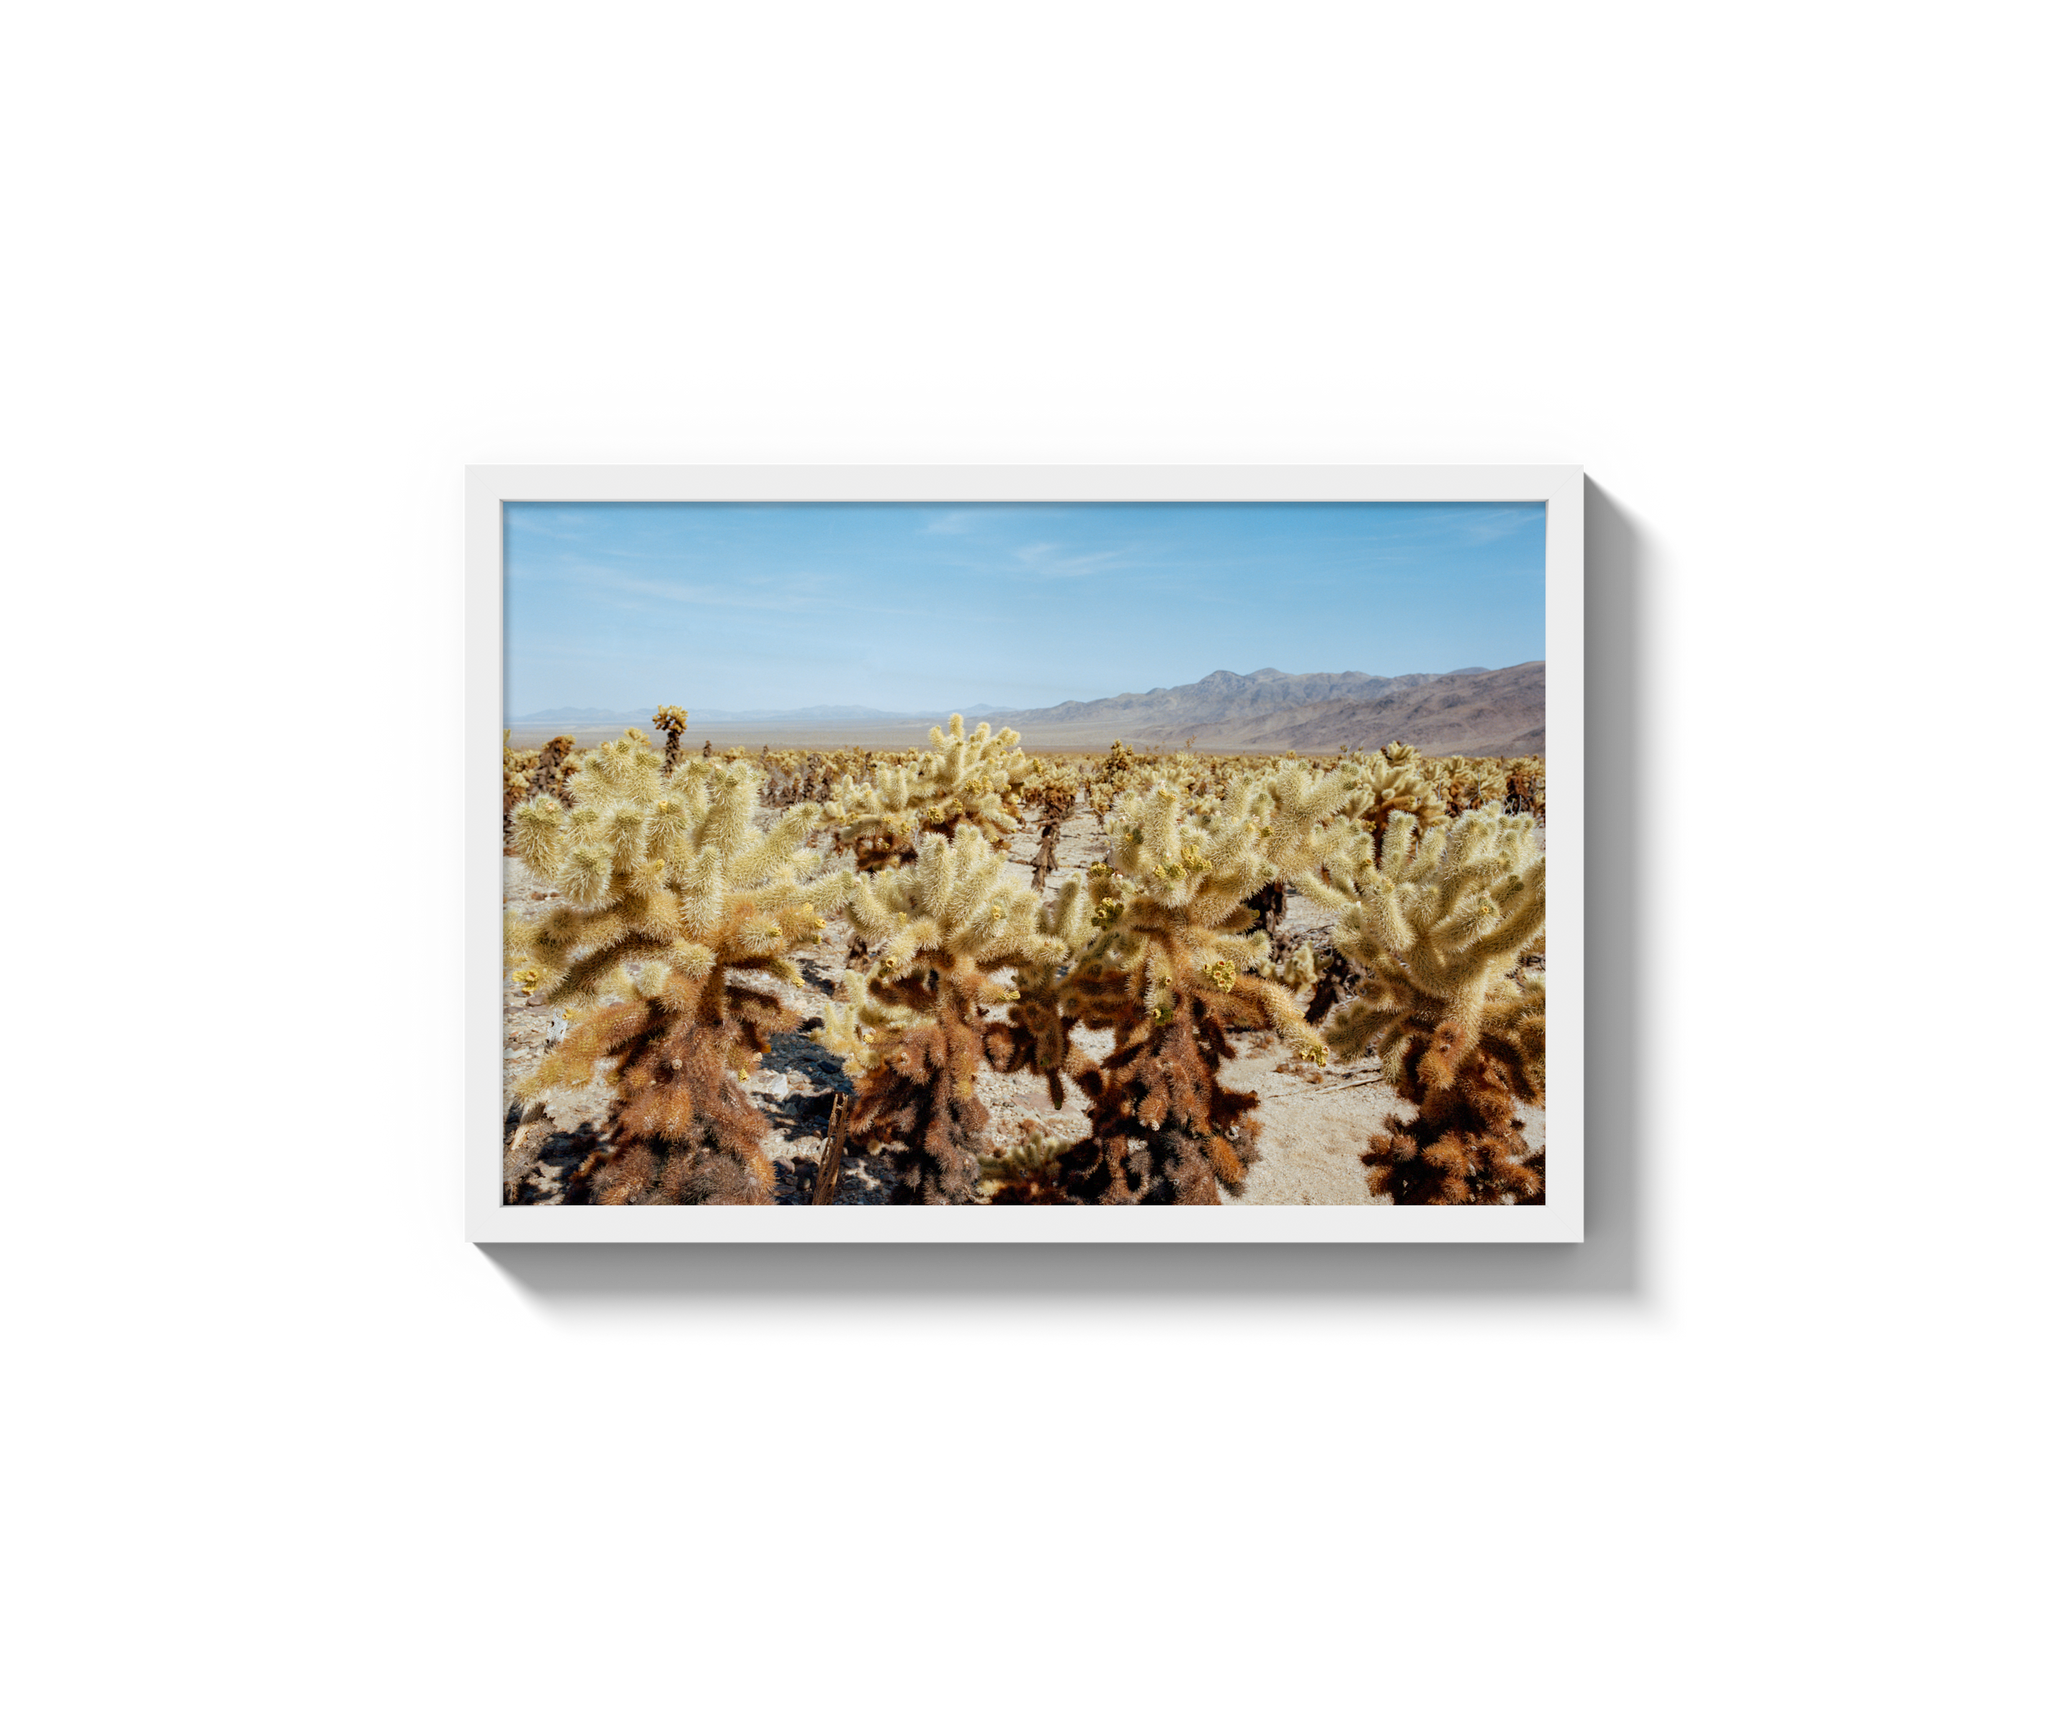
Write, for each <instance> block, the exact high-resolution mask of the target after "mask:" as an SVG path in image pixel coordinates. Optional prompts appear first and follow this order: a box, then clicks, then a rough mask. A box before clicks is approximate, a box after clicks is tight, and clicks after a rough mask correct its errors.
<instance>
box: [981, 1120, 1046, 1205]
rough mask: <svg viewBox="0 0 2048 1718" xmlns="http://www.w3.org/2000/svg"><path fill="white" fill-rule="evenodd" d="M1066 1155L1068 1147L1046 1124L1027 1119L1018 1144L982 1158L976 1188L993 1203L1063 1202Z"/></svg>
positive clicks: (1034, 1203) (1042, 1203)
mask: <svg viewBox="0 0 2048 1718" xmlns="http://www.w3.org/2000/svg"><path fill="white" fill-rule="evenodd" d="M1066 1155H1067V1147H1066V1146H1065V1145H1064V1144H1062V1143H1061V1141H1060V1140H1059V1139H1057V1138H1056V1137H1054V1136H1053V1135H1052V1134H1049V1133H1047V1132H1046V1131H1045V1125H1044V1123H1042V1122H1037V1121H1027V1122H1026V1123H1025V1124H1024V1137H1023V1138H1021V1139H1020V1140H1018V1141H1017V1143H1016V1144H1015V1145H1012V1146H1010V1147H1009V1148H1008V1149H1007V1150H1003V1151H996V1152H991V1153H989V1155H988V1156H986V1157H984V1158H983V1159H982V1160H981V1181H980V1183H979V1185H978V1186H977V1187H976V1188H975V1191H976V1193H977V1194H979V1195H980V1197H981V1198H982V1199H983V1200H984V1201H985V1202H986V1203H988V1204H990V1205H1064V1204H1066V1203H1068V1200H1067V1196H1066V1193H1065V1191H1064V1189H1063V1188H1062V1186H1061V1182H1062V1181H1063V1180H1064V1179H1065V1176H1066Z"/></svg>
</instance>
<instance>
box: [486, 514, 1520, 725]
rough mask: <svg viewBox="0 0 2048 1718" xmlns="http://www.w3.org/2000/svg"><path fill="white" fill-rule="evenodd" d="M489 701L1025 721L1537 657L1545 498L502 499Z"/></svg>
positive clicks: (510, 708)
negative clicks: (1272, 678) (494, 672)
mask: <svg viewBox="0 0 2048 1718" xmlns="http://www.w3.org/2000/svg"><path fill="white" fill-rule="evenodd" d="M505 597H506V601H505V612H506V622H505V637H506V664H505V668H506V686H505V692H506V704H505V707H506V712H507V714H508V716H510V715H524V714H526V713H528V712H531V711H539V710H544V709H555V708H561V707H577V706H581V707H585V708H594V709H611V710H629V709H640V708H644V707H646V706H648V705H651V704H655V703H674V704H681V705H683V706H685V707H686V708H692V709H700V708H701V709H796V708H800V707H802V706H804V705H810V704H865V705H870V706H872V707H874V708H876V709H882V710H906V711H921V710H940V709H962V708H965V707H967V706H969V705H974V704H991V705H996V706H999V707H1002V708H1006V709H1032V708H1037V707H1041V706H1044V705H1049V704H1057V703H1060V702H1062V701H1063V700H1065V699H1068V698H1079V699H1087V698H1106V697H1111V696H1113V695H1115V694H1116V693H1119V692H1147V691H1150V690H1151V689H1152V688H1154V687H1156V686H1178V685H1184V684H1186V683H1187V682H1189V681H1193V680H1199V679H1201V678H1202V677H1203V676H1204V675H1205V674H1209V673H1211V672H1213V671H1214V670H1216V669H1218V668H1228V669H1231V670H1233V671H1235V672H1236V673H1239V674H1249V673H1251V672H1252V671H1253V670H1254V669H1258V668H1278V669H1281V670H1283V671H1284V672H1286V673H1290V674H1303V673H1311V672H1316V673H1320V672H1342V671H1344V670H1347V669H1356V670H1359V671H1361V672H1365V673H1370V674H1413V673H1441V672H1443V671H1445V670H1448V669H1452V668H1469V667H1484V668H1505V667H1508V666H1509V665H1511V664H1513V663H1517V662H1528V661H1533V660H1535V659H1537V658H1539V657H1541V656H1542V655H1543V654H1544V649H1543V508H1542V506H1541V505H1540V504H1536V505H1529V506H1520V505H1500V504H1494V503H1480V502H1464V503H1418V502H1399V503H1388V502H1363V503H1335V504H1328V505H1323V504H1317V505H1300V504H1293V503H1289V504H1280V505H1272V504H1239V503H1228V504H1225V503H1207V504H1199V505H1183V504H1172V505H1167V504H1141V503H1114V504H1106V503H1074V504H1059V505H1032V506H1018V505H1010V504H987V505H976V506H951V507H943V506H918V505H900V504H893V503H892V504H885V505H884V504H868V505H844V506H842V505H827V504H803V505H781V506H756V505H739V504H726V503H719V504H705V503H695V502H690V503H631V504H620V503H587V502H585V503H575V504H569V503H538V502H523V503H519V504H516V505H513V506H510V507H508V508H507V509H506V581H505Z"/></svg>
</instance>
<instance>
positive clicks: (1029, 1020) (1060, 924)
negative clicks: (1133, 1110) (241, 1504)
mask: <svg viewBox="0 0 2048 1718" xmlns="http://www.w3.org/2000/svg"><path fill="white" fill-rule="evenodd" d="M1033 892H1034V893H1036V891H1035V890H1034V891H1033ZM1094 908H1095V901H1094V899H1093V897H1091V896H1090V894H1089V893H1088V891H1087V890H1086V889H1085V888H1084V887H1083V886H1082V883H1081V879H1080V878H1078V877H1070V878H1068V879H1067V881H1066V883H1065V884H1064V885H1063V886H1062V887H1061V889H1060V892H1059V894H1058V895H1056V896H1055V897H1054V898H1053V899H1052V900H1050V901H1048V902H1046V903H1045V904H1044V905H1042V906H1041V907H1039V909H1038V932H1039V935H1040V937H1041V938H1042V939H1043V941H1042V942H1041V943H1040V944H1039V945H1038V946H1039V951H1040V952H1039V956H1038V958H1036V959H1025V960H1020V961H1018V962H1017V964H1016V968H1015V971H1014V972H1013V973H1012V974H1011V980H1010V982H1011V985H1012V987H1013V999H1012V1001H1011V1003H1010V1009H1009V1014H1008V1017H1007V1018H1006V1019H1005V1020H1003V1021H1000V1022H998V1023H997V1024H995V1025H993V1026H991V1027H990V1028H989V1029H988V1033H987V1043H988V1057H989V1061H990V1062H991V1063H993V1064H994V1065H995V1067H996V1068H997V1069H999V1070H1000V1071H1001V1072H1003V1073H1005V1074H1014V1073H1018V1072H1020V1071H1025V1070H1028V1071H1030V1072H1033V1073H1036V1074H1039V1075H1042V1076H1043V1077H1044V1079H1045V1085H1046V1090H1047V1091H1048V1092H1049V1093H1050V1094H1051V1097H1052V1107H1053V1108H1054V1109H1061V1108H1063V1107H1064V1106H1065V1104H1066V1101H1067V1090H1066V1082H1067V1081H1068V1080H1071V1079H1079V1078H1080V1077H1081V1076H1082V1075H1083V1074H1086V1073H1088V1072H1089V1071H1090V1070H1091V1069H1092V1068H1093V1067H1094V1066H1095V1064H1094V1063H1093V1062H1091V1061H1089V1059H1088V1057H1087V1056H1086V1055H1085V1054H1084V1053H1083V1052H1082V1050H1081V1047H1080V1046H1079V1045H1078V1044H1076V1043H1075V1042H1074V1037H1073V1031H1072V1027H1073V1024H1074V1022H1073V1020H1072V1019H1071V1018H1070V1017H1069V1015H1068V1012H1067V1008H1066V975H1067V973H1068V971H1069V970H1070V969H1072V968H1073V967H1075V966H1076V965H1078V964H1079V962H1080V960H1081V958H1082V957H1083V956H1084V955H1085V954H1086V953H1087V950H1088V948H1089V945H1090V944H1092V943H1093V942H1094V941H1095V940H1096V931H1097V927H1096V926H1095V924H1094V923H1093V922H1092V921H1091V918H1090V915H1091V913H1092V912H1093V911H1094Z"/></svg>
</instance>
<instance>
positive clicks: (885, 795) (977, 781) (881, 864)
mask: <svg viewBox="0 0 2048 1718" xmlns="http://www.w3.org/2000/svg"><path fill="white" fill-rule="evenodd" d="M931 743H932V749H931V750H930V751H928V752H918V753H913V754H912V755H911V757H910V759H909V761H908V762H906V763H903V764H901V765H899V766H895V767H891V766H889V765H886V764H884V765H878V766H877V767H876V770H875V779H874V781H873V783H872V784H861V785H853V786H850V787H849V788H848V789H847V790H846V791H845V792H843V793H842V794H841V795H840V797H838V798H836V799H834V800H832V801H831V802H830V803H829V804H828V805H827V806H826V808H825V811H826V815H827V816H828V817H829V818H830V819H831V820H832V821H833V822H834V823H835V824H837V825H838V826H839V829H838V833H837V835H836V837H835V840H836V843H837V845H838V847H839V848H840V849H841V850H842V851H844V850H845V849H847V848H851V849H852V850H853V855H854V863H855V864H856V865H857V866H858V867H859V869H861V870H863V871H877V870H882V869H884V868H887V867H892V866H896V865H900V864H901V863H902V862H903V861H904V860H905V859H907V858H908V857H909V856H910V855H911V854H912V853H913V852H914V851H916V848H917V841H918V837H919V836H921V835H926V834H938V835H946V836H951V835H952V834H953V833H954V832H955V831H956V830H959V829H961V828H974V829H977V830H979V831H980V832H981V833H982V834H984V835H989V836H996V835H1008V834H1010V833H1011V832H1012V831H1013V830H1015V829H1016V828H1017V827H1018V820H1017V818H1016V816H1015V815H1014V813H1015V809H1016V807H1015V790H1016V787H1017V784H1018V783H1020V782H1022V781H1023V780H1024V777H1025V775H1026V773H1027V772H1028V770H1029V768H1030V764H1029V760H1027V759H1026V758H1025V756H1024V754H1023V752H1022V751H1020V750H1019V749H1018V747H1017V735H1016V732H1015V731H1014V730H1013V729H1010V728H1005V729H1003V731H1002V732H1001V733H999V734H994V735H991V734H990V733H989V727H988V724H987V723H986V722H983V723H982V724H981V725H980V726H979V727H977V728H976V729H975V730H974V732H973V733H972V734H969V733H968V732H967V731H966V727H965V724H964V723H963V722H962V721H961V719H960V717H958V716H955V717H954V718H953V719H952V722H951V723H950V725H949V726H948V728H946V729H945V730H941V729H938V728H934V729H932V731H931Z"/></svg>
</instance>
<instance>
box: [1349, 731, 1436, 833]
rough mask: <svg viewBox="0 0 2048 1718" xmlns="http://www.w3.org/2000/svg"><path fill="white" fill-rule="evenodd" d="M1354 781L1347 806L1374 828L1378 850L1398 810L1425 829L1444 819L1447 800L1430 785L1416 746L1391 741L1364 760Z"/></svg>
mask: <svg viewBox="0 0 2048 1718" xmlns="http://www.w3.org/2000/svg"><path fill="white" fill-rule="evenodd" d="M1355 782H1356V786H1355V788H1354V792H1353V795H1352V799H1351V802H1350V804H1349V805H1348V806H1347V807H1346V809H1347V810H1348V811H1349V812H1350V813H1351V814H1352V816H1354V817H1355V818H1356V819H1357V820H1358V821H1359V822H1360V823H1361V824H1363V825H1364V826H1365V827H1366V828H1367V829H1369V830H1371V831H1372V837H1373V851H1374V852H1375V853H1377V852H1378V851H1379V848H1380V844H1381V842H1382V841H1383V840H1384V839H1385V835H1386V828H1387V822H1388V820H1389V819H1390V818H1392V817H1394V816H1395V815H1396V814H1397V813H1399V814H1406V815H1407V816H1409V817H1412V818H1414V819H1415V821H1416V822H1418V823H1420V824H1421V825H1422V826H1423V827H1424V828H1425V829H1427V828H1429V827H1431V826H1432V825H1434V824H1437V823H1440V822H1442V821H1443V815H1444V802H1443V801H1442V800H1441V799H1439V798H1438V797H1437V795H1436V792H1435V790H1434V789H1433V788H1432V787H1431V786H1430V785H1429V781H1428V779H1427V777H1426V776H1425V775H1424V773H1423V768H1422V760H1421V758H1420V757H1418V756H1417V754H1416V751H1415V748H1414V747H1413V746H1404V745H1402V744H1401V743H1400V742H1399V741H1398V740H1390V741H1389V742H1388V743H1387V744H1386V745H1384V746H1382V747H1381V748H1380V750H1379V751H1377V752H1376V753H1373V754H1372V755H1370V756H1369V757H1367V758H1366V759H1365V761H1364V764H1363V766H1362V767H1361V768H1360V769H1359V772H1358V774H1357V776H1356V777H1355Z"/></svg>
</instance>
